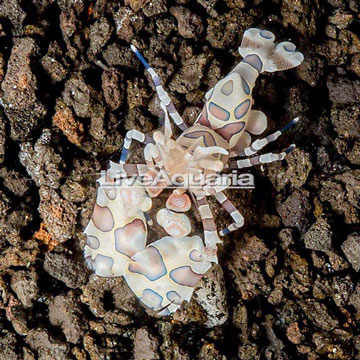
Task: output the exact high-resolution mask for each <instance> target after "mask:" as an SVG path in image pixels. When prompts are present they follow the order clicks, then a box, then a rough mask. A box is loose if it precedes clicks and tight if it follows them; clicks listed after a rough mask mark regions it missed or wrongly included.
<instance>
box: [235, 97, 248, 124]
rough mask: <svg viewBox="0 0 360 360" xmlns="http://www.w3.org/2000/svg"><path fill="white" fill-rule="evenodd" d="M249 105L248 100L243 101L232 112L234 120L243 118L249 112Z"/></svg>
mask: <svg viewBox="0 0 360 360" xmlns="http://www.w3.org/2000/svg"><path fill="white" fill-rule="evenodd" d="M250 105H251V101H250V100H249V99H247V100H245V101H244V102H242V103H241V104H240V105H238V106H237V107H236V109H235V111H234V115H235V117H236V119H238V120H239V119H241V118H243V117H244V116H245V115H246V114H247V112H248V111H249V109H250Z"/></svg>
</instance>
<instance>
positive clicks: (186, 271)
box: [169, 266, 201, 287]
mask: <svg viewBox="0 0 360 360" xmlns="http://www.w3.org/2000/svg"><path fill="white" fill-rule="evenodd" d="M169 276H170V278H171V280H173V281H175V282H176V283H177V284H179V285H183V286H190V287H194V286H195V284H196V283H197V282H198V281H199V280H200V278H201V275H199V274H196V273H194V272H193V271H192V270H191V267H190V266H180V267H178V268H176V269H174V270H171V271H170V274H169Z"/></svg>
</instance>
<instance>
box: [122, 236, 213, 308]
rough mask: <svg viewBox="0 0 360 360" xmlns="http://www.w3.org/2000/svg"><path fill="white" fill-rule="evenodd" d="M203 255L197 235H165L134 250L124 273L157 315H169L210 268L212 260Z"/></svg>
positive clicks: (189, 297)
mask: <svg viewBox="0 0 360 360" xmlns="http://www.w3.org/2000/svg"><path fill="white" fill-rule="evenodd" d="M190 254H193V256H190ZM195 255H196V256H195ZM205 256H206V254H205V247H204V245H203V242H202V240H201V238H200V237H199V236H192V237H183V238H173V237H170V236H167V237H164V238H162V239H160V240H157V241H155V242H154V243H152V244H151V245H149V246H148V247H147V248H146V249H145V250H144V251H142V252H141V253H138V254H136V255H135V256H134V257H133V260H134V263H132V264H130V265H129V266H128V268H126V269H125V275H124V277H125V280H126V282H127V284H128V285H129V287H130V288H131V289H132V291H133V292H134V293H135V295H136V296H137V297H138V298H139V299H140V301H141V302H142V303H143V304H144V305H146V306H147V307H149V308H151V309H153V310H155V311H157V312H158V315H169V314H170V313H173V312H175V311H176V310H177V309H178V308H179V307H180V306H181V304H182V303H183V302H184V301H190V299H191V296H192V293H193V291H194V286H195V284H196V283H197V282H198V280H199V279H200V278H201V276H202V274H204V273H205V272H206V271H207V270H209V268H210V266H211V264H210V263H209V262H208V261H206V260H205ZM159 257H160V260H159ZM159 263H161V264H162V265H161V267H159V266H158V264H159ZM154 265H156V266H155V268H154V269H152V270H151V267H152V266H154ZM199 270H200V271H199Z"/></svg>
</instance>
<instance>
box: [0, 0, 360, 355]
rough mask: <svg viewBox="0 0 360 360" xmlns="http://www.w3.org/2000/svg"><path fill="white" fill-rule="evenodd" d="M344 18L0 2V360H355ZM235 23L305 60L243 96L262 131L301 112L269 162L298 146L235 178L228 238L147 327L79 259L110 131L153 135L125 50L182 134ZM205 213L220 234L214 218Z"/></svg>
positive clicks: (82, 1) (348, 40)
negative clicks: (153, 77)
mask: <svg viewBox="0 0 360 360" xmlns="http://www.w3.org/2000/svg"><path fill="white" fill-rule="evenodd" d="M359 11H360V5H359V2H358V1H357V0H273V1H271V0H263V1H262V0H255V1H250V0H197V1H195V0H177V1H170V0H168V1H166V0H150V1H148V0H125V3H123V1H106V0H97V1H92V0H57V1H56V0H26V1H25V0H7V1H5V0H3V1H0V81H1V90H0V91H1V94H0V98H1V105H2V110H1V111H0V214H1V215H0V222H1V224H0V359H1V360H13V359H25V360H32V359H57V360H58V359H59V360H62V359H77V360H85V359H91V360H95V359H132V358H135V359H137V360H140V359H184V360H186V359H219V360H220V359H221V360H223V359H241V360H246V359H249V360H253V359H307V360H316V359H344V360H345V359H360V355H358V354H359V351H360V333H359V318H360V282H359V280H358V279H359V276H358V275H359V271H360V235H359V231H360V227H359V222H360V221H359V218H360V214H359V208H360V167H359V165H360V156H359V155H360V108H359V103H360V16H359ZM251 26H257V27H262V28H266V29H269V30H271V31H273V32H275V33H276V35H277V38H278V39H284V40H286V39H289V40H291V41H293V42H294V43H296V44H297V45H298V47H299V48H300V49H301V51H303V52H304V54H305V61H304V63H303V65H302V66H301V67H299V68H298V69H296V70H291V71H288V72H283V73H275V74H265V75H263V76H261V79H260V80H259V81H258V84H257V87H256V89H255V108H258V109H261V110H263V111H264V112H265V113H266V114H267V115H268V117H269V130H268V131H272V130H275V129H278V128H280V127H281V126H283V125H284V124H285V123H287V122H288V121H289V120H290V119H291V118H293V117H295V116H300V117H301V122H300V123H299V124H298V126H297V127H296V128H295V129H294V130H292V131H291V132H290V133H288V134H287V135H286V136H284V137H282V138H281V139H279V141H278V142H276V144H274V145H272V146H271V147H270V148H269V150H272V151H279V150H282V149H285V148H286V147H287V146H288V145H289V144H291V143H296V144H297V148H296V150H294V151H293V152H292V153H291V154H290V155H289V156H288V157H287V159H286V160H285V161H283V162H282V163H276V164H271V165H269V166H264V167H260V168H257V169H252V170H251V172H252V173H253V174H254V176H255V179H256V188H255V190H242V191H240V190H239V191H231V192H230V191H229V192H228V196H229V198H230V199H231V200H233V202H234V203H235V205H236V206H237V207H238V208H239V209H240V210H241V212H242V213H243V215H244V217H245V222H246V223H245V226H244V227H243V228H242V229H241V230H240V231H237V232H236V233H234V234H233V235H231V236H228V237H226V238H225V239H224V245H223V246H221V247H220V250H219V259H220V261H219V264H220V265H217V266H214V268H213V269H212V270H211V271H210V272H209V274H208V275H207V276H205V277H204V278H203V279H202V280H201V281H200V283H199V285H198V286H197V288H196V291H195V294H194V297H193V299H192V301H191V302H190V303H189V304H188V305H186V306H185V307H184V309H183V310H182V311H181V312H178V313H176V314H175V315H174V316H172V317H171V318H156V317H153V316H152V315H151V314H150V313H149V312H147V311H145V310H144V309H143V308H142V306H141V305H139V303H138V302H137V301H136V299H135V298H134V296H133V295H132V293H131V291H130V290H129V289H128V287H127V285H126V284H125V283H124V281H123V280H122V279H102V278H96V277H91V276H90V275H91V274H90V272H89V271H88V270H87V269H86V267H85V265H84V262H83V258H82V248H83V246H84V236H83V235H82V230H83V229H84V226H85V225H86V223H87V222H88V220H89V216H90V215H91V211H92V208H93V205H94V201H95V196H96V184H95V179H96V178H97V174H98V173H99V172H100V170H101V169H105V168H106V164H107V162H108V160H109V159H114V160H116V159H118V156H119V149H120V148H121V145H122V139H123V136H124V134H125V132H126V130H129V129H133V128H135V129H140V130H142V131H145V132H148V133H151V132H152V131H153V130H154V129H156V128H158V126H159V120H158V118H159V115H160V110H159V104H158V102H157V98H156V96H155V95H154V89H153V87H152V85H151V83H150V81H149V80H150V79H149V77H148V76H146V75H145V73H144V69H143V68H142V67H141V66H140V63H139V62H138V61H137V59H136V58H135V57H134V55H133V54H132V53H131V52H130V51H129V43H134V44H135V45H137V46H138V48H139V49H141V51H142V52H143V53H144V55H145V56H146V58H147V59H148V60H149V62H150V63H151V64H152V65H153V66H154V67H155V68H156V69H157V71H158V72H159V74H160V76H161V78H162V81H163V83H164V84H165V86H166V88H167V89H168V90H169V92H170V94H171V96H172V97H173V99H174V102H175V104H176V106H177V107H178V109H179V111H180V113H181V114H183V116H184V118H185V120H186V122H187V123H188V124H191V123H193V122H194V120H195V118H196V116H197V114H198V113H199V111H200V109H201V104H202V99H203V96H204V94H205V92H206V90H207V89H208V88H209V87H211V86H212V85H214V84H215V83H216V81H217V80H218V79H220V78H221V77H222V76H223V75H225V74H226V73H227V72H228V71H229V70H230V69H231V67H232V66H234V65H235V64H236V63H237V62H238V61H239V59H240V58H239V55H238V53H237V48H238V46H239V45H240V42H241V39H242V34H243V32H244V30H245V29H246V28H248V27H251ZM131 159H132V160H133V161H136V162H141V161H142V156H141V147H137V148H136V150H135V151H134V152H133V153H132V156H131ZM163 201H164V198H160V199H159V200H157V203H158V205H159V204H161V203H162V202H163ZM212 205H213V210H214V213H215V214H216V220H217V222H218V224H219V228H220V227H223V225H225V224H228V223H230V218H229V217H228V216H227V215H226V214H225V213H224V212H223V211H222V210H220V209H219V207H218V206H216V204H215V203H212ZM198 220H199V219H198V218H196V216H195V218H194V219H193V222H194V224H195V225H194V226H195V227H196V229H197V231H200V230H201V225H200V222H199V221H198ZM156 235H157V232H156V231H152V232H151V233H150V240H151V239H153V240H154V237H155V236H156Z"/></svg>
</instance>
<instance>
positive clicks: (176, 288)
mask: <svg viewBox="0 0 360 360" xmlns="http://www.w3.org/2000/svg"><path fill="white" fill-rule="evenodd" d="M113 168H115V166H113ZM110 170H111V169H110ZM98 182H99V184H100V186H99V188H98V192H97V199H96V204H95V210H94V212H93V215H92V218H91V220H90V222H89V224H88V226H87V227H86V229H85V231H84V233H85V234H86V235H87V245H86V246H85V249H84V256H85V259H86V263H87V264H88V266H89V267H90V268H91V269H92V270H93V271H94V272H95V273H96V274H97V275H98V276H103V277H116V276H124V278H125V280H126V282H127V283H128V285H129V287H130V288H131V289H132V291H133V292H134V293H135V294H136V296H137V297H138V298H139V299H140V301H141V302H142V303H143V304H144V305H145V306H147V307H149V308H152V309H154V310H155V311H157V312H158V313H159V314H160V315H168V314H170V313H172V312H175V311H176V310H177V309H178V308H179V307H180V305H181V304H182V302H183V301H190V299H191V296H192V293H193V290H194V286H195V284H196V282H197V281H198V280H199V279H200V277H201V276H202V274H204V273H205V272H206V271H207V270H208V269H209V268H210V267H211V263H210V262H209V261H206V260H204V257H205V256H206V255H205V247H204V244H203V242H202V240H201V238H200V237H199V236H192V237H188V236H183V237H179V238H175V237H171V236H167V237H164V238H162V239H160V240H157V241H155V242H153V243H152V244H151V245H149V246H147V247H146V240H147V224H146V219H145V216H144V211H148V210H150V207H151V198H150V197H149V196H148V195H147V194H146V191H145V189H144V188H142V187H140V186H138V184H134V185H135V186H134V185H129V186H128V187H125V188H122V187H116V186H115V187H114V186H112V185H111V184H110V185H109V183H106V181H105V179H99V180H98ZM165 211H169V210H166V209H165ZM177 215H179V216H180V215H181V216H185V215H184V214H177Z"/></svg>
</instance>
